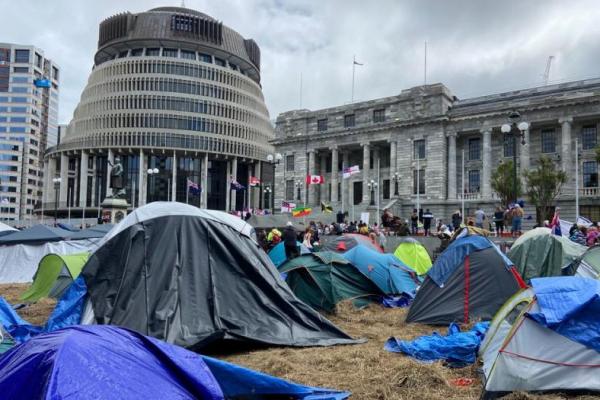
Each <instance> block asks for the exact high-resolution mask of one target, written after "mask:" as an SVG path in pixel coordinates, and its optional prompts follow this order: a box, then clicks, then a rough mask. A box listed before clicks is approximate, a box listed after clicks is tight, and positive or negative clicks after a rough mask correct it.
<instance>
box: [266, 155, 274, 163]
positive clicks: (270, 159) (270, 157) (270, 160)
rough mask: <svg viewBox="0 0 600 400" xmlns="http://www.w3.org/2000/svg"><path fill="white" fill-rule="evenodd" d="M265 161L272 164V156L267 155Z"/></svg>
mask: <svg viewBox="0 0 600 400" xmlns="http://www.w3.org/2000/svg"><path fill="white" fill-rule="evenodd" d="M267 161H268V162H270V163H271V162H273V154H267Z"/></svg>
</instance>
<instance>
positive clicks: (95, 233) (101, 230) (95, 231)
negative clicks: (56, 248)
mask: <svg viewBox="0 0 600 400" xmlns="http://www.w3.org/2000/svg"><path fill="white" fill-rule="evenodd" d="M113 227H114V225H113V224H101V225H95V226H92V227H90V228H87V229H82V230H80V231H79V232H75V233H74V234H73V236H71V237H70V238H69V239H71V240H80V239H95V238H102V237H104V236H105V235H106V234H107V233H108V232H109V231H110V230H111V229H112V228H113Z"/></svg>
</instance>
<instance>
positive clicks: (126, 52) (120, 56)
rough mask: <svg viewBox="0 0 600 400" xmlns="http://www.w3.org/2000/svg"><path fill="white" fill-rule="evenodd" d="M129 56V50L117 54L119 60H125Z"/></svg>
mask: <svg viewBox="0 0 600 400" xmlns="http://www.w3.org/2000/svg"><path fill="white" fill-rule="evenodd" d="M127 54H129V50H125V51H122V52H120V53H119V58H125V57H127Z"/></svg>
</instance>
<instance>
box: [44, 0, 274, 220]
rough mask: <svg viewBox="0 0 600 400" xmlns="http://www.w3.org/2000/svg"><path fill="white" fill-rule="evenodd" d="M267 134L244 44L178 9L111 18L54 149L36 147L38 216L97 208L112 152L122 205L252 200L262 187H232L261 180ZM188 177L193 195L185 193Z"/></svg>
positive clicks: (249, 48) (255, 65)
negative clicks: (119, 170) (40, 165)
mask: <svg viewBox="0 0 600 400" xmlns="http://www.w3.org/2000/svg"><path fill="white" fill-rule="evenodd" d="M273 137H274V136H273V127H272V125H271V123H270V121H269V114H268V111H267V108H266V106H265V103H264V98H263V94H262V90H261V85H260V49H259V47H258V45H257V44H256V43H255V42H254V40H252V39H245V38H243V37H242V36H241V35H240V34H239V33H237V32H235V31H234V30H233V29H231V28H229V27H227V26H225V25H223V23H222V22H219V21H217V20H215V19H214V18H212V17H210V16H208V15H206V14H203V13H201V12H198V11H194V10H190V9H187V8H179V7H161V8H155V9H152V10H150V11H147V12H142V13H139V14H131V13H129V12H127V13H123V14H118V15H115V16H113V17H110V18H108V19H106V20H104V21H103V22H102V23H101V24H100V35H99V40H98V51H97V52H96V55H95V57H94V67H93V70H92V73H91V75H90V77H89V80H88V84H87V86H86V87H85V89H84V90H83V93H82V95H81V100H80V102H79V105H78V106H77V108H76V109H75V112H74V114H73V119H72V121H71V122H70V124H69V126H68V127H67V131H66V134H65V135H64V136H61V139H60V144H58V145H57V146H55V147H52V148H50V149H48V151H47V152H46V158H47V165H48V174H47V177H48V178H47V180H46V190H45V193H46V198H45V200H46V205H47V207H46V210H47V213H48V214H52V213H53V208H54V207H55V206H56V207H57V209H58V213H59V214H64V213H65V211H66V209H70V211H71V213H72V215H76V216H80V215H81V214H83V212H84V210H85V211H86V212H88V213H93V212H94V211H96V210H98V207H99V205H100V203H101V202H102V201H103V200H104V198H105V197H106V196H107V194H109V190H110V189H109V179H107V177H108V176H110V166H111V164H112V163H113V161H114V159H115V157H116V156H119V157H120V159H121V162H122V164H123V167H124V171H125V176H126V198H127V200H128V202H129V203H130V204H131V205H132V207H137V206H139V205H143V204H145V203H147V202H150V201H156V200H177V201H182V202H185V201H188V202H189V203H190V204H194V205H197V206H202V207H208V208H212V209H221V210H225V209H241V208H242V207H244V206H249V205H250V206H252V205H257V204H258V198H259V193H260V189H256V188H253V189H247V190H244V191H241V190H240V191H231V190H230V181H232V180H237V181H238V182H239V183H240V184H242V185H243V186H245V187H247V188H248V182H249V178H250V177H251V176H256V177H260V176H262V175H263V173H264V169H265V168H263V164H262V163H261V160H265V159H266V155H267V153H269V152H271V151H272V146H271V145H270V143H269V141H270V140H271V139H273ZM154 171H158V172H156V173H155V172H154ZM149 172H150V173H149ZM56 178H60V183H56V184H55V182H54V181H53V180H55V181H56V180H58V179H56ZM188 181H191V182H193V183H197V184H199V185H200V186H201V188H202V191H201V193H200V194H196V192H195V191H194V192H192V193H188V185H187V182H188ZM55 191H56V192H55ZM55 194H57V195H58V196H57V197H58V202H57V203H56V204H55V198H54V195H55ZM88 216H89V214H88Z"/></svg>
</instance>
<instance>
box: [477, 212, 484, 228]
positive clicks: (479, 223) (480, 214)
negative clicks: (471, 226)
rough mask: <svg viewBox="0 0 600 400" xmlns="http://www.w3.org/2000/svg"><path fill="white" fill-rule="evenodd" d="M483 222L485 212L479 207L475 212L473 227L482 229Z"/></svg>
mask: <svg viewBox="0 0 600 400" xmlns="http://www.w3.org/2000/svg"><path fill="white" fill-rule="evenodd" d="M483 221H485V212H484V211H483V210H482V209H481V207H477V211H475V226H476V227H478V228H480V229H483Z"/></svg>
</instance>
